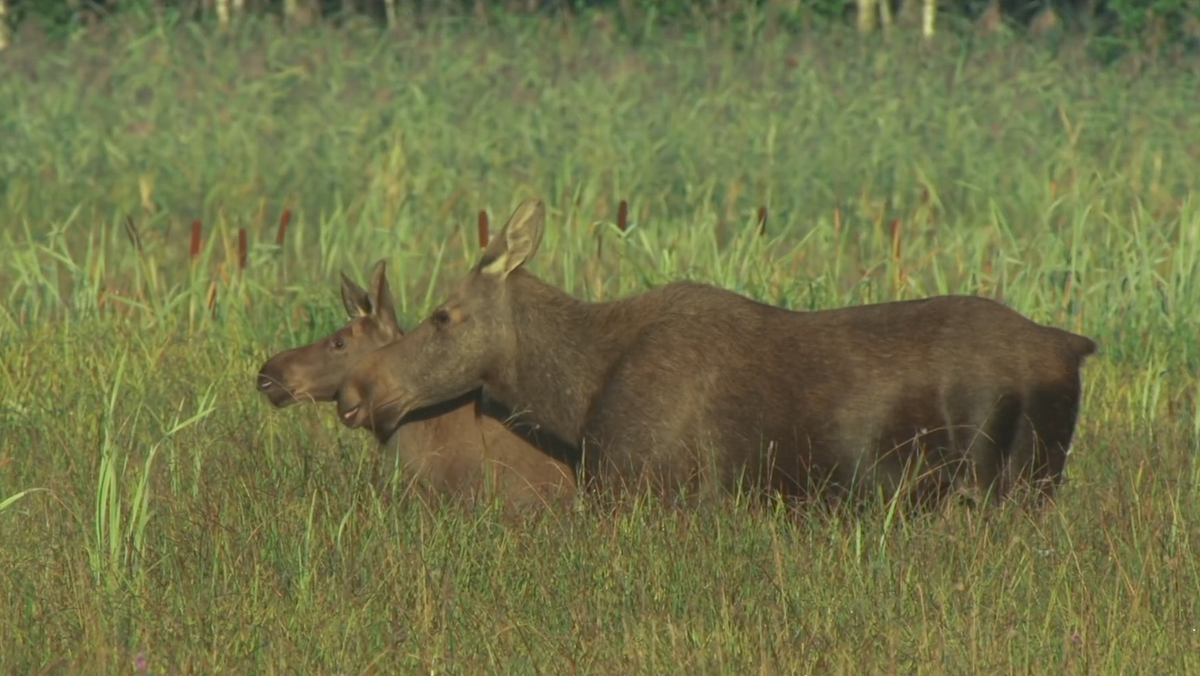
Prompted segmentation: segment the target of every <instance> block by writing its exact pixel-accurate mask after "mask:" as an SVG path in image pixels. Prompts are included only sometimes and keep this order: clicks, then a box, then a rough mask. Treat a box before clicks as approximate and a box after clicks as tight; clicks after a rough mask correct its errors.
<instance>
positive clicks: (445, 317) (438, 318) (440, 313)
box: [433, 309, 450, 327]
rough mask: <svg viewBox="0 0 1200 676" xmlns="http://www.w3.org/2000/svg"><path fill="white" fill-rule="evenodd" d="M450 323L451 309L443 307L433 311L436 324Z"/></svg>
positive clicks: (439, 325) (440, 325)
mask: <svg viewBox="0 0 1200 676" xmlns="http://www.w3.org/2000/svg"><path fill="white" fill-rule="evenodd" d="M449 323H450V311H449V310H445V309H441V310H437V311H435V312H434V313H433V324H434V326H438V327H442V326H445V325H447V324H449Z"/></svg>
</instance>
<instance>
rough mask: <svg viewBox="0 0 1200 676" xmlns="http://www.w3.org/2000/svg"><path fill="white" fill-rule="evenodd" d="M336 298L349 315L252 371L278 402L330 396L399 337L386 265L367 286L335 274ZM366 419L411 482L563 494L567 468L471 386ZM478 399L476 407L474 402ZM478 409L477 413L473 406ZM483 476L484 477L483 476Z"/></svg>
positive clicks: (570, 481) (537, 496) (531, 497)
mask: <svg viewBox="0 0 1200 676" xmlns="http://www.w3.org/2000/svg"><path fill="white" fill-rule="evenodd" d="M342 302H343V303H344V304H345V306H346V312H348V313H349V315H350V322H349V323H348V324H346V325H345V326H344V327H342V328H341V329H339V330H338V331H336V332H334V333H333V334H332V335H330V336H327V337H325V338H322V339H321V340H318V341H317V342H315V343H312V344H311V345H305V346H303V347H296V348H292V349H290V350H285V351H283V352H280V353H279V354H276V355H275V356H273V357H271V358H270V359H269V360H267V362H266V363H265V364H263V366H262V368H261V369H260V370H259V372H258V381H257V384H258V390H259V391H260V392H262V393H263V394H264V395H266V397H267V399H269V400H270V402H271V404H273V405H274V406H275V407H277V408H283V407H285V406H288V405H289V404H292V403H294V402H297V401H313V402H319V401H332V400H333V395H334V393H335V392H336V391H337V387H338V385H339V384H340V383H341V381H342V378H343V377H344V376H345V375H346V374H347V373H348V372H349V371H350V369H351V368H352V367H354V365H355V364H357V363H358V362H359V361H360V360H362V359H363V358H364V357H365V356H367V355H369V354H370V353H371V352H372V351H374V350H376V349H379V348H381V347H383V346H385V345H389V344H393V343H397V342H403V341H404V340H406V338H405V336H404V333H403V331H402V330H401V329H400V326H399V324H398V323H397V322H396V315H395V312H394V310H393V308H392V297H391V292H390V290H389V287H388V282H387V275H386V265H385V263H384V262H383V261H380V262H379V263H377V264H376V266H375V270H374V272H373V274H372V276H371V291H370V292H367V291H366V290H364V289H362V288H361V287H359V286H358V285H357V284H355V283H354V282H352V281H350V280H349V279H348V278H347V277H346V276H345V275H344V274H343V275H342ZM458 395H460V396H456V397H452V398H449V400H448V401H444V402H443V401H439V402H434V405H433V406H430V407H424V408H422V409H421V410H415V409H414V410H407V411H405V412H404V413H403V414H402V415H398V416H395V417H390V416H386V415H377V416H375V417H373V418H372V419H371V420H370V421H369V423H368V424H367V425H366V427H368V428H369V429H370V430H371V432H373V433H374V434H375V437H376V438H377V439H378V440H379V442H380V443H381V444H383V445H384V446H385V447H393V448H396V449H397V450H398V452H399V453H400V459H401V461H402V464H403V465H404V466H405V467H406V468H408V469H409V470H411V471H412V472H413V473H414V475H415V478H416V479H417V481H418V483H419V484H420V485H422V486H424V487H428V488H432V489H433V490H434V491H436V492H437V493H441V494H448V493H459V492H468V493H470V492H477V491H479V490H480V489H482V488H483V487H485V486H494V488H495V489H496V492H497V495H498V496H499V497H500V498H501V499H502V500H504V501H505V502H507V503H509V504H510V505H513V506H514V507H518V508H521V507H525V506H528V505H537V504H542V503H550V502H559V501H565V500H569V499H570V498H571V497H572V495H573V494H574V491H575V474H574V470H573V469H572V468H571V467H570V466H568V465H567V464H566V463H565V462H563V461H562V460H559V459H557V458H556V457H554V456H552V455H550V454H549V451H551V450H554V449H553V447H551V446H547V447H546V450H543V448H542V447H539V446H538V445H535V444H537V443H539V440H538V437H537V435H536V434H530V435H528V438H527V437H526V436H523V435H519V434H518V433H517V432H515V431H514V430H512V429H510V428H509V427H507V426H506V425H505V424H504V423H503V422H501V420H499V419H497V418H499V417H502V416H503V415H504V413H505V412H504V411H502V410H499V409H497V408H495V407H494V406H488V405H484V404H483V402H482V398H481V396H480V393H479V392H478V391H475V392H463V393H458ZM481 406H482V409H481V408H480V407H481ZM480 410H482V411H485V412H486V414H484V415H480V414H479V412H478V411H480ZM485 482H487V483H485Z"/></svg>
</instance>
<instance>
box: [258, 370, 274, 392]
mask: <svg viewBox="0 0 1200 676" xmlns="http://www.w3.org/2000/svg"><path fill="white" fill-rule="evenodd" d="M274 382H275V381H274V380H273V379H271V378H270V377H268V376H267V375H266V374H264V373H262V372H259V374H258V383H257V384H258V391H259V392H266V391H267V390H268V389H270V387H271V384H272V383H274Z"/></svg>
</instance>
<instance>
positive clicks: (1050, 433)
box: [337, 200, 1096, 504]
mask: <svg viewBox="0 0 1200 676" xmlns="http://www.w3.org/2000/svg"><path fill="white" fill-rule="evenodd" d="M545 213H546V212H545V206H544V204H543V202H542V201H541V200H527V201H525V202H523V203H521V204H520V205H519V206H518V207H517V209H516V211H515V212H514V213H513V215H512V217H511V218H510V219H509V221H508V223H507V224H506V225H505V227H504V229H503V231H502V232H501V233H500V234H499V236H497V237H496V238H495V239H494V240H493V241H492V242H491V244H490V245H489V246H488V248H487V249H486V250H485V251H484V254H483V257H482V258H481V259H480V261H479V263H478V264H477V265H476V266H475V267H474V268H473V269H472V270H471V271H470V272H469V273H468V275H467V277H466V279H464V280H463V281H462V282H461V283H460V284H459V286H458V287H457V289H455V291H454V292H453V293H452V294H451V295H450V297H449V298H448V299H447V300H446V301H445V302H443V303H442V304H441V305H439V306H438V307H437V308H436V309H435V310H434V311H433V313H432V314H431V315H430V317H429V318H428V319H426V320H425V321H423V322H422V323H421V324H420V325H418V326H417V327H416V328H415V329H414V330H413V332H412V333H411V334H410V335H409V336H408V337H407V338H406V339H405V340H403V341H399V342H396V343H393V344H391V345H389V346H387V347H385V348H383V349H380V350H378V351H376V352H374V353H372V354H371V355H369V356H368V357H366V358H364V359H363V360H362V361H361V362H360V363H359V364H358V365H357V366H356V367H355V368H354V369H353V370H352V371H351V372H350V373H349V374H348V375H347V377H346V379H345V380H344V381H343V383H342V386H341V388H340V389H339V391H338V393H337V405H338V413H339V415H340V416H341V417H342V420H343V422H344V423H345V424H347V425H350V426H356V425H361V424H363V423H365V422H367V421H369V420H371V419H372V418H373V417H375V416H380V415H383V416H386V417H387V418H396V417H398V416H402V415H405V414H406V413H407V412H408V411H410V410H413V409H415V408H419V407H422V406H429V405H431V404H435V403H438V402H441V401H446V400H449V399H452V398H453V397H457V396H461V395H462V394H463V393H465V392H470V391H473V390H475V389H477V388H480V387H481V386H482V388H483V391H484V393H485V395H486V396H487V397H489V398H494V399H495V400H497V401H499V402H501V403H503V404H504V405H505V406H507V407H509V408H510V409H512V410H517V411H521V412H522V414H523V416H524V418H525V419H526V420H528V421H530V422H532V423H534V424H536V425H538V426H539V427H540V428H542V429H544V430H546V431H549V432H551V433H553V434H554V435H556V436H558V437H560V438H561V439H563V440H565V441H567V442H568V443H570V444H573V445H575V446H576V447H577V448H578V449H580V450H581V452H582V455H583V459H582V467H581V469H582V470H583V476H584V478H586V479H587V481H588V485H589V487H595V486H596V482H598V483H599V485H600V486H601V487H605V488H608V489H616V490H618V491H623V490H627V489H628V488H629V487H630V484H631V483H635V482H637V483H640V482H642V481H643V480H645V481H647V482H648V484H649V486H650V487H652V488H657V489H658V490H672V489H678V488H681V487H688V488H691V487H692V486H694V485H695V484H696V482H697V478H698V477H700V476H701V475H702V474H703V473H704V471H706V470H715V471H716V478H717V480H718V485H720V486H724V487H725V488H730V489H737V488H760V489H768V490H771V489H774V490H776V491H779V492H781V493H783V494H784V495H787V496H793V497H797V498H812V497H817V496H822V497H825V498H831V499H832V498H844V497H851V498H861V497H866V496H867V495H869V494H875V493H876V492H877V491H879V490H882V491H883V492H884V495H885V496H888V497H891V496H894V495H897V491H903V493H902V495H903V497H904V498H905V499H906V500H912V501H918V502H920V503H922V504H929V501H931V500H932V501H937V500H938V499H940V498H941V497H943V496H945V495H947V494H948V493H949V492H952V491H954V490H956V489H963V490H965V491H966V492H967V493H969V494H974V497H976V498H980V497H982V498H984V499H985V500H993V499H995V498H999V497H1001V496H1005V495H1009V494H1010V492H1011V490H1012V489H1013V487H1014V486H1016V485H1017V484H1018V483H1020V482H1024V481H1028V482H1030V483H1034V484H1036V485H1037V487H1038V488H1039V489H1040V491H1038V492H1037V493H1036V495H1038V496H1039V497H1043V498H1044V497H1052V496H1053V494H1054V491H1055V488H1056V487H1057V485H1058V484H1059V482H1060V480H1061V478H1062V475H1063V469H1064V465H1065V462H1066V457H1067V450H1068V447H1069V445H1070V443H1071V437H1072V435H1073V433H1074V430H1075V424H1076V419H1077V415H1078V409H1079V403H1080V390H1081V379H1080V369H1081V366H1082V363H1083V361H1084V358H1085V357H1087V356H1088V355H1090V354H1093V353H1094V352H1095V351H1096V344H1095V343H1094V342H1093V341H1092V340H1090V339H1088V338H1086V337H1083V336H1079V335H1076V334H1073V333H1069V332H1067V331H1063V330H1060V329H1057V328H1052V327H1046V326H1041V325H1039V324H1036V323H1034V322H1032V321H1030V320H1029V319H1026V318H1025V317H1023V316H1022V315H1020V314H1019V313H1017V312H1015V311H1013V310H1011V309H1009V308H1007V307H1005V306H1004V305H1002V304H1000V303H998V302H995V301H992V300H988V299H984V298H977V297H969V296H941V297H935V298H928V299H924V300H912V301H901V302H892V303H882V304H877V305H866V306H860V307H850V308H842V309H836V310H824V311H819V312H793V311H789V310H784V309H782V308H778V307H773V306H770V305H765V304H762V303H759V302H756V301H754V300H751V299H749V298H746V297H743V296H740V295H738V294H735V293H733V292H730V291H727V290H723V289H719V288H716V287H713V286H709V285H706V284H701V283H697V282H691V281H678V282H674V283H671V284H668V285H666V286H663V287H660V288H657V289H655V290H652V291H649V292H646V293H643V294H641V295H637V296H633V297H629V298H624V299H621V300H616V301H613V302H606V303H588V302H583V301H580V300H578V299H576V298H574V297H572V296H570V295H568V294H566V293H564V292H563V291H560V290H558V289H556V288H554V287H552V286H550V285H548V284H546V283H544V282H542V281H541V280H539V279H538V278H537V277H535V276H534V275H532V274H530V273H529V272H527V271H526V270H525V269H524V267H523V266H524V265H525V264H526V263H527V262H528V261H529V260H530V258H532V256H533V255H534V253H535V252H536V251H537V248H538V245H539V243H540V242H541V238H542V230H543V225H544V221H545ZM643 486H644V485H643Z"/></svg>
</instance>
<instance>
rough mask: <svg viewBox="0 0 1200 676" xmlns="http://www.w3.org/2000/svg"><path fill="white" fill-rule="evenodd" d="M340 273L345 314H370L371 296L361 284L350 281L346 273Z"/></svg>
mask: <svg viewBox="0 0 1200 676" xmlns="http://www.w3.org/2000/svg"><path fill="white" fill-rule="evenodd" d="M341 275H342V305H345V306H346V314H348V315H350V316H351V317H366V316H368V315H370V314H371V298H370V297H369V296H367V292H366V290H365V289H363V288H362V287H361V286H359V285H357V284H355V283H354V282H352V281H350V278H349V277H347V276H346V273H344V272H343V273H341Z"/></svg>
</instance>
